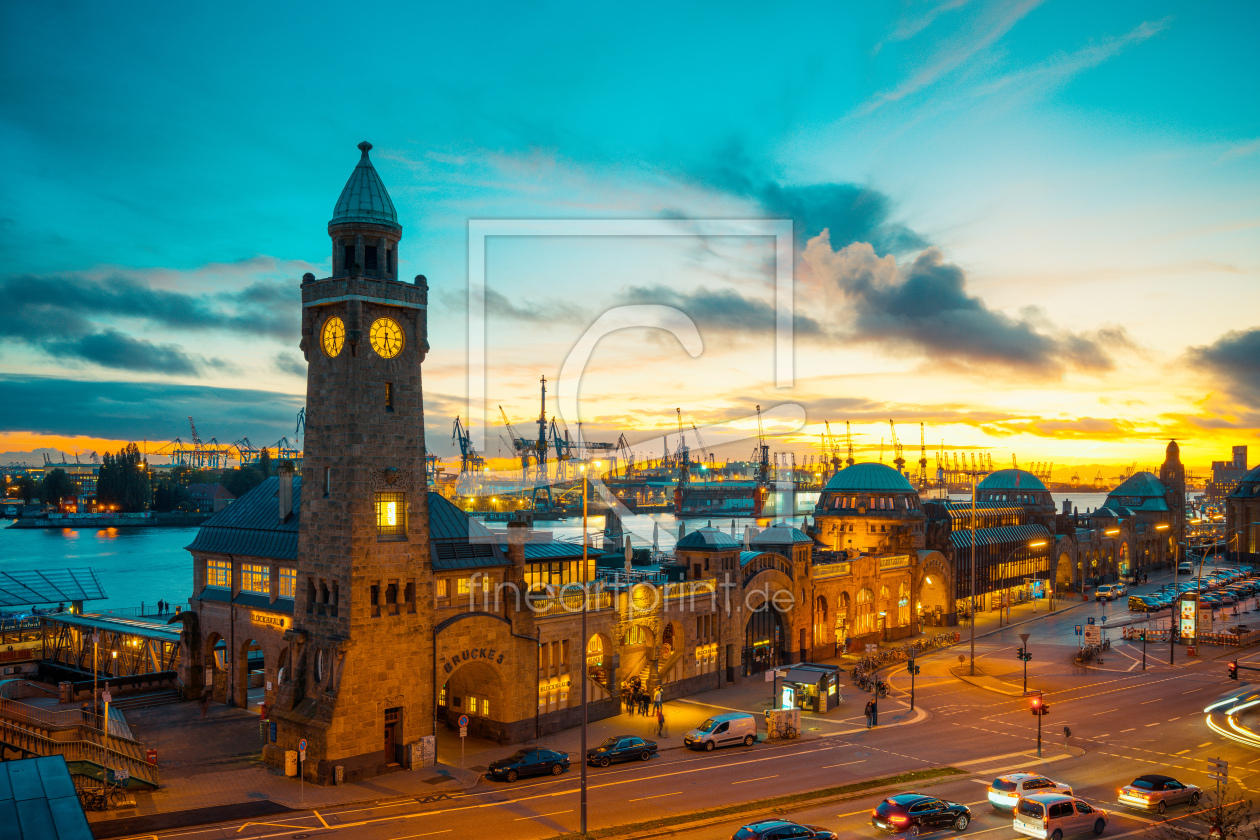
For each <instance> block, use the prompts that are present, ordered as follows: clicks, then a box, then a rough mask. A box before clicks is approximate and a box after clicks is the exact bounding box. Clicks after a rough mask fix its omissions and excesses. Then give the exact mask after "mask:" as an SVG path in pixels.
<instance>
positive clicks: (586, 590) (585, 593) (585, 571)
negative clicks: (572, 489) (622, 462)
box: [580, 461, 599, 837]
mask: <svg viewBox="0 0 1260 840" xmlns="http://www.w3.org/2000/svg"><path fill="white" fill-rule="evenodd" d="M592 465H593V466H594V467H595V468H596V469H598V468H599V461H595V462H593V464H592ZM589 483H590V477H589V476H588V475H587V474H586V467H585V466H583V467H582V651H581V656H582V756H581V757H582V818H581V829H580V833H581V835H582V836H583V837H585V836H586V728H587V723H588V722H589V721H588V717H587V708H586V681H587V680H588V679H589V678H590V677H589V672H588V670H587V664H586V644H587V640H586V610H587V604H588V601H589V599H590V571H589V570H590V566H589V565H588V563H587V545H588V543H589V542H590V537H589V535H588V534H587V485H588V484H589Z"/></svg>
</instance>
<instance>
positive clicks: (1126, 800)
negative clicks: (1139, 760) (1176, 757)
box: [1120, 775, 1203, 814]
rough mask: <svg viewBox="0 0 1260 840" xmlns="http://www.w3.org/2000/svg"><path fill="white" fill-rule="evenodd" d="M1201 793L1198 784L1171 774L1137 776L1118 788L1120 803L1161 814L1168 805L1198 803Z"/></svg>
mask: <svg viewBox="0 0 1260 840" xmlns="http://www.w3.org/2000/svg"><path fill="white" fill-rule="evenodd" d="M1202 795H1203V790H1202V789H1201V788H1199V787H1198V786H1196V785H1187V784H1184V783H1182V782H1179V781H1177V780H1176V779H1174V778H1173V777H1172V776H1158V775H1149V776H1138V777H1137V778H1136V779H1134V780H1133V781H1131V782H1129V783H1128V784H1127V785H1125V786H1124V787H1122V788H1120V804H1121V805H1128V806H1129V807H1130V808H1141V809H1142V810H1144V811H1158V812H1159V813H1161V814H1162V813H1164V809H1165V808H1167V807H1168V806H1169V805H1180V804H1182V803H1183V802H1184V803H1186V804H1188V805H1198V804H1199V797H1201V796H1202Z"/></svg>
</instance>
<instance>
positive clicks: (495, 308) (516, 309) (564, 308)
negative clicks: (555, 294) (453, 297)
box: [485, 289, 584, 324]
mask: <svg viewBox="0 0 1260 840" xmlns="http://www.w3.org/2000/svg"><path fill="white" fill-rule="evenodd" d="M485 305H486V315H488V316H498V317H501V318H510V319H512V320H514V321H525V322H526V323H535V324H549V323H556V322H558V321H566V322H573V321H579V320H581V319H582V318H583V316H584V313H583V312H582V310H581V309H580V308H578V307H576V306H574V305H572V304H570V303H565V302H563V301H554V300H553V301H549V302H547V303H531V302H529V301H523V300H521V301H514V300H512V299H510V298H509V297H508V296H507V295H504V294H502V293H501V292H496V291H495V290H494V289H486V290H485Z"/></svg>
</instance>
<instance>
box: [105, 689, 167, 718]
mask: <svg viewBox="0 0 1260 840" xmlns="http://www.w3.org/2000/svg"><path fill="white" fill-rule="evenodd" d="M182 702H184V698H183V696H182V695H181V694H180V693H179V691H178V690H177V689H174V688H164V689H162V690H160V691H146V692H145V693H144V694H130V695H128V696H126V697H119V698H118V699H117V700H115V701H114V702H113V703H110V704H109V707H110V708H111V709H119V710H120V711H124V712H129V711H132V710H133V709H151V708H153V707H154V706H169V705H171V704H173V703H182Z"/></svg>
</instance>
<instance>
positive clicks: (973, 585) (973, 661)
mask: <svg viewBox="0 0 1260 840" xmlns="http://www.w3.org/2000/svg"><path fill="white" fill-rule="evenodd" d="M967 609H968V611H969V612H970V613H971V676H973V677H974V676H975V675H976V473H975V471H974V470H973V471H972V473H971V599H970V601H968V604H967Z"/></svg>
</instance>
